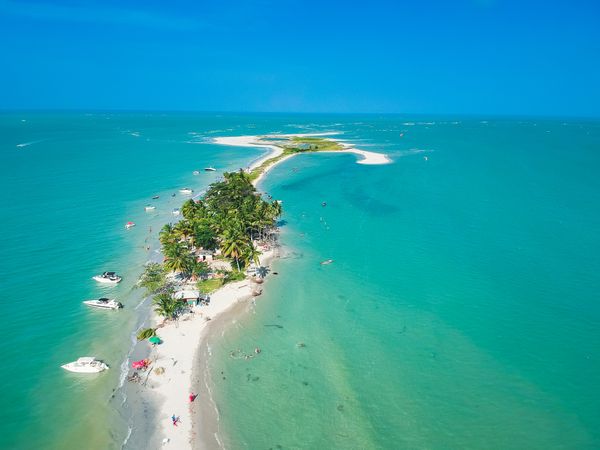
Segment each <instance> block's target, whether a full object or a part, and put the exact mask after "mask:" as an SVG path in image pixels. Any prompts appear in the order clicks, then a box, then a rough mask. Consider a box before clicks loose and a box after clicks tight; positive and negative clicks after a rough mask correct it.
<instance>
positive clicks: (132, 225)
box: [125, 222, 135, 230]
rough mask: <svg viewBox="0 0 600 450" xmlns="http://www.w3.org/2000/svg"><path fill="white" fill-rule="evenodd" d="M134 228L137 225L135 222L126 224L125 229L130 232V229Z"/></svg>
mask: <svg viewBox="0 0 600 450" xmlns="http://www.w3.org/2000/svg"><path fill="white" fill-rule="evenodd" d="M133 227H135V223H133V222H127V223H126V224H125V228H127V229H128V230H129V229H130V228H133Z"/></svg>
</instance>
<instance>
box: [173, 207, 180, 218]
mask: <svg viewBox="0 0 600 450" xmlns="http://www.w3.org/2000/svg"><path fill="white" fill-rule="evenodd" d="M179 213H180V211H179V209H177V208H175V209H174V210H173V215H174V216H178V215H179Z"/></svg>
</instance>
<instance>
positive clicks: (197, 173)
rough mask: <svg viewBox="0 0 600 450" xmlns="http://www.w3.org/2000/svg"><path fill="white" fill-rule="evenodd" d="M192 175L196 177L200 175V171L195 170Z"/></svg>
mask: <svg viewBox="0 0 600 450" xmlns="http://www.w3.org/2000/svg"><path fill="white" fill-rule="evenodd" d="M192 173H193V174H194V175H200V171H199V170H194V171H193V172H192Z"/></svg>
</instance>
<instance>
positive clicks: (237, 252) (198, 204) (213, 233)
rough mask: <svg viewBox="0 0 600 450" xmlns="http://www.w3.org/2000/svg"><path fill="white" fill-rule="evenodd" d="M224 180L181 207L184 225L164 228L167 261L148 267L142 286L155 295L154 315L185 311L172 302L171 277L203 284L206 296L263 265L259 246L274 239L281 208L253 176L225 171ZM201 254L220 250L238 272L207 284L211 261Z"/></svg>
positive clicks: (162, 238)
mask: <svg viewBox="0 0 600 450" xmlns="http://www.w3.org/2000/svg"><path fill="white" fill-rule="evenodd" d="M223 176H224V179H223V180H222V181H217V182H215V183H213V184H211V185H210V187H209V189H208V191H207V192H206V195H205V196H204V199H203V200H201V201H194V200H188V201H187V202H185V204H184V205H183V206H182V207H181V212H182V215H183V219H182V220H181V221H179V222H177V223H176V224H174V225H173V224H168V225H165V226H164V227H163V228H162V229H161V231H160V234H159V240H160V243H161V245H162V251H163V255H164V257H165V261H164V263H163V264H162V265H161V264H156V263H152V264H148V265H147V266H146V268H145V270H144V273H143V274H142V276H141V278H140V281H139V283H138V285H139V286H141V287H144V288H146V290H147V291H148V292H149V293H152V294H156V295H155V297H154V299H153V303H154V310H155V311H156V312H157V313H158V314H159V315H161V316H163V317H165V318H167V319H173V318H175V317H177V315H178V314H179V313H180V312H181V310H182V308H183V307H184V305H183V304H182V302H180V301H178V300H176V299H174V298H173V288H172V284H169V283H168V282H167V279H166V273H167V272H178V273H179V274H180V275H181V276H183V278H189V279H192V280H198V279H199V280H200V281H198V282H197V287H198V289H199V290H200V291H201V292H202V293H211V292H213V291H215V290H216V289H218V288H219V287H221V286H222V285H224V284H225V283H229V282H232V281H238V280H243V279H244V278H245V274H244V272H243V269H244V268H245V267H246V266H247V265H248V264H250V263H251V262H254V263H256V264H259V262H260V259H259V258H260V251H258V249H257V248H256V247H255V245H254V242H255V241H256V240H257V239H262V240H264V239H268V238H269V237H271V236H272V234H273V230H274V229H275V223H276V220H277V218H278V217H279V216H280V215H281V204H280V203H279V202H276V201H274V202H267V201H266V200H264V199H262V198H261V196H260V195H259V194H258V192H257V191H256V188H255V187H254V186H253V185H252V180H251V177H250V175H249V174H247V173H245V172H243V171H239V172H230V173H227V172H226V173H225V174H224V175H223ZM199 249H202V250H209V251H215V250H217V249H220V250H221V254H222V256H223V258H226V259H229V261H230V263H231V266H232V268H233V269H234V270H232V271H224V272H223V275H224V276H223V277H222V278H215V279H206V278H207V275H208V274H209V273H210V268H209V266H208V264H207V263H206V262H202V261H198V258H197V256H196V253H195V252H196V251H197V250H199Z"/></svg>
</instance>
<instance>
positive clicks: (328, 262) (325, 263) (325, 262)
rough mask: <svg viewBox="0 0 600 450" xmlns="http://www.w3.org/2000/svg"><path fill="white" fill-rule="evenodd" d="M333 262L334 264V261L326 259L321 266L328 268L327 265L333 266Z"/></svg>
mask: <svg viewBox="0 0 600 450" xmlns="http://www.w3.org/2000/svg"><path fill="white" fill-rule="evenodd" d="M332 262H333V259H326V260H325V261H321V265H322V266H326V265H327V264H331V263H332Z"/></svg>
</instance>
